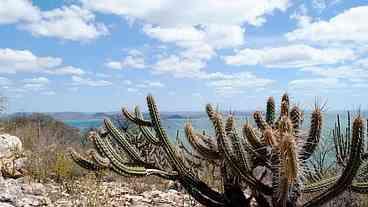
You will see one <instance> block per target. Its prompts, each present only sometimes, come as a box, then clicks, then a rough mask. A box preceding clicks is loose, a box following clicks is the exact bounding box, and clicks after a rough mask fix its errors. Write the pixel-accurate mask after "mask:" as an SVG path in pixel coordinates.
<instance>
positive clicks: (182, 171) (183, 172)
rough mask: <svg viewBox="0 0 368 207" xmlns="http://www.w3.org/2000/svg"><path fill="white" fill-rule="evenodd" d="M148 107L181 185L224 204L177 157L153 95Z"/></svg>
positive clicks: (148, 99) (217, 194) (148, 101)
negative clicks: (163, 126)
mask: <svg viewBox="0 0 368 207" xmlns="http://www.w3.org/2000/svg"><path fill="white" fill-rule="evenodd" d="M147 106H148V110H149V112H150V117H151V121H152V123H153V127H154V129H155V131H156V134H157V137H158V138H159V139H160V141H161V142H162V147H163V149H164V151H165V154H166V155H167V156H168V160H169V162H170V164H171V166H173V167H174V169H175V170H176V171H177V172H178V173H179V178H178V180H179V181H180V183H182V185H183V186H184V187H185V189H186V190H187V191H188V192H189V193H191V195H193V196H199V195H198V194H200V195H201V196H203V195H204V196H205V197H208V198H210V199H211V200H214V201H216V202H218V203H222V202H223V195H222V194H220V193H218V192H216V191H214V190H212V189H211V188H210V187H208V186H207V185H206V184H205V183H203V182H202V181H200V180H199V179H198V178H197V177H195V176H194V175H193V174H192V173H191V172H190V171H189V170H188V169H187V168H186V167H185V165H184V164H183V161H182V160H181V159H179V158H178V156H177V155H176V151H175V150H174V147H173V146H172V144H171V143H170V141H169V139H168V136H167V134H166V132H165V130H164V129H163V128H162V126H161V121H160V116H159V113H158V110H157V106H156V103H155V101H154V99H153V97H152V96H151V95H148V96H147ZM194 188H195V190H194ZM200 198H201V197H200ZM200 198H199V199H200ZM199 201H200V200H199Z"/></svg>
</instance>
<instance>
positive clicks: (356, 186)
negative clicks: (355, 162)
mask: <svg viewBox="0 0 368 207" xmlns="http://www.w3.org/2000/svg"><path fill="white" fill-rule="evenodd" d="M351 190H352V191H353V192H356V193H360V194H367V193H368V182H357V183H353V184H352V185H351Z"/></svg>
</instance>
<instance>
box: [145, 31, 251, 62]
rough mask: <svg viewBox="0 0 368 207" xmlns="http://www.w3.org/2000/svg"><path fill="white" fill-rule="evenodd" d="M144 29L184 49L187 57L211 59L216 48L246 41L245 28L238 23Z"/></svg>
mask: <svg viewBox="0 0 368 207" xmlns="http://www.w3.org/2000/svg"><path fill="white" fill-rule="evenodd" d="M143 31H144V32H145V33H146V34H147V35H148V36H150V37H152V38H155V39H158V40H160V41H162V42H164V43H173V44H175V45H176V46H178V47H180V48H181V49H184V51H183V52H182V55H184V56H185V57H189V56H190V57H191V58H199V59H210V58H211V57H212V56H213V55H214V54H215V49H221V48H228V47H237V46H240V45H242V44H243V43H244V29H242V28H241V27H240V26H238V25H215V24H211V25H206V26H203V27H200V28H198V27H194V26H177V27H160V26H157V27H152V26H145V27H144V28H143Z"/></svg>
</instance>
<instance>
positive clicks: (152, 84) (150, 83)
mask: <svg viewBox="0 0 368 207" xmlns="http://www.w3.org/2000/svg"><path fill="white" fill-rule="evenodd" d="M164 86H165V85H164V84H163V83H161V82H158V81H148V80H146V81H144V83H140V84H137V85H136V87H137V88H149V89H152V88H163V87H164Z"/></svg>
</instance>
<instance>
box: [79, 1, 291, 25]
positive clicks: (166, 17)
mask: <svg viewBox="0 0 368 207" xmlns="http://www.w3.org/2000/svg"><path fill="white" fill-rule="evenodd" d="M81 1H82V2H83V3H84V5H85V6H86V7H87V8H90V9H93V10H96V11H100V12H103V13H112V14H116V15H121V16H124V17H127V18H129V19H133V20H134V19H139V20H144V21H145V22H147V23H150V24H155V25H161V26H167V27H170V26H177V25H186V26H188V25H210V24H221V25H229V24H231V25H241V24H243V23H248V24H252V25H260V24H262V23H264V22H265V19H264V15H265V14H270V13H272V12H273V11H275V10H282V11H285V10H286V8H287V7H288V1H287V0H258V1H242V0H234V1H230V2H229V1H226V0H203V1H197V0H188V1H180V0H177V1H166V0H136V1H129V0H95V1H89V0H81Z"/></svg>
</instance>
